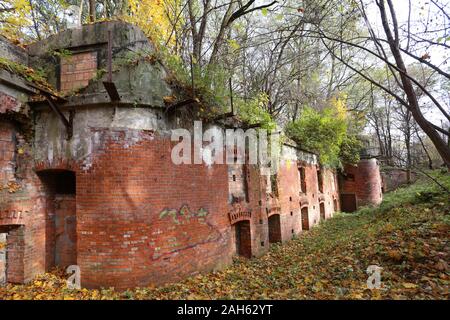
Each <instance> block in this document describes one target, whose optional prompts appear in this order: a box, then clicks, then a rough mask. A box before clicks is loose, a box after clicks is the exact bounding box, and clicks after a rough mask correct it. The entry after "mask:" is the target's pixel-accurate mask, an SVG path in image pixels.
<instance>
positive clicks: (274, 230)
mask: <svg viewBox="0 0 450 320" xmlns="http://www.w3.org/2000/svg"><path fill="white" fill-rule="evenodd" d="M275 242H281V224H280V215H279V214H274V215H272V216H270V217H269V243H275Z"/></svg>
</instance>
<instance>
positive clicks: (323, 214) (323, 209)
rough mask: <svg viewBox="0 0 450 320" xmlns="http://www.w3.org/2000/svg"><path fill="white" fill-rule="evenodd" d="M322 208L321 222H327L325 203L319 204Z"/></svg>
mask: <svg viewBox="0 0 450 320" xmlns="http://www.w3.org/2000/svg"><path fill="white" fill-rule="evenodd" d="M319 208H320V220H325V202H321V203H319Z"/></svg>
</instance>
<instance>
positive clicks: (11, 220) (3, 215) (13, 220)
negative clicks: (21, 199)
mask: <svg viewBox="0 0 450 320" xmlns="http://www.w3.org/2000/svg"><path fill="white" fill-rule="evenodd" d="M26 213H28V211H26V210H25V211H22V210H5V211H0V224H4V222H7V224H22V223H23V218H24V214H26Z"/></svg>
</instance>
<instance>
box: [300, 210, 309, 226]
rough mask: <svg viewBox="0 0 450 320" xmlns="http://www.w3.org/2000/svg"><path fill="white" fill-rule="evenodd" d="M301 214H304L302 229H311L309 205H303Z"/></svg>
mask: <svg viewBox="0 0 450 320" xmlns="http://www.w3.org/2000/svg"><path fill="white" fill-rule="evenodd" d="M301 216H302V230H309V216H308V207H303V208H302V209H301Z"/></svg>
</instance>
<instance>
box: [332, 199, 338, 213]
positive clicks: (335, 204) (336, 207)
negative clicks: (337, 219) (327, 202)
mask: <svg viewBox="0 0 450 320" xmlns="http://www.w3.org/2000/svg"><path fill="white" fill-rule="evenodd" d="M333 208H334V212H337V211H338V203H337V199H333Z"/></svg>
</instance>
